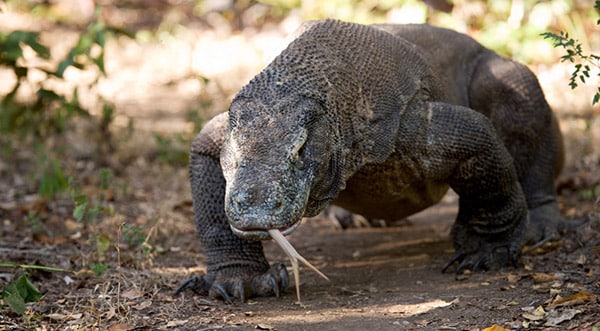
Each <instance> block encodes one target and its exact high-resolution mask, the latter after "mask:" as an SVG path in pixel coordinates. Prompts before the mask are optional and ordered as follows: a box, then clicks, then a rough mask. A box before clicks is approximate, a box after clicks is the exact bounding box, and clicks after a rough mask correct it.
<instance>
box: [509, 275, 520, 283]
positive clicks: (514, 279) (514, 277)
mask: <svg viewBox="0 0 600 331" xmlns="http://www.w3.org/2000/svg"><path fill="white" fill-rule="evenodd" d="M521 278H522V277H521V276H520V275H516V274H508V276H506V280H508V282H509V283H516V282H518V281H520V280H521Z"/></svg>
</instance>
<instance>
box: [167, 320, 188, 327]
mask: <svg viewBox="0 0 600 331" xmlns="http://www.w3.org/2000/svg"><path fill="white" fill-rule="evenodd" d="M187 321H188V320H174V321H169V322H167V327H170V328H172V327H174V326H182V325H185V323H187Z"/></svg>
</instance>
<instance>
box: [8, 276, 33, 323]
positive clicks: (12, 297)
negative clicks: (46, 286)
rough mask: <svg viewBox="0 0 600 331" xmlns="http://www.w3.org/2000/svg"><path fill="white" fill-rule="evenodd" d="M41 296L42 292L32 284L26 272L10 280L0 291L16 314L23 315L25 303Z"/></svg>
mask: <svg viewBox="0 0 600 331" xmlns="http://www.w3.org/2000/svg"><path fill="white" fill-rule="evenodd" d="M41 298H42V294H41V293H40V291H38V289H37V288H36V287H35V285H33V284H32V283H31V282H30V281H29V279H28V278H27V275H26V274H23V275H21V276H20V277H19V278H17V279H16V280H13V281H11V282H10V283H8V285H6V287H4V290H3V291H2V299H3V300H4V302H5V303H7V304H8V306H9V307H10V308H11V309H12V310H13V311H14V312H15V313H17V314H19V315H23V314H24V313H25V310H26V305H25V304H27V303H30V302H37V301H39V300H40V299H41Z"/></svg>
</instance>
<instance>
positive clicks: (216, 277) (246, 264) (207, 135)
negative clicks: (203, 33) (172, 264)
mask: <svg viewBox="0 0 600 331" xmlns="http://www.w3.org/2000/svg"><path fill="white" fill-rule="evenodd" d="M226 131H227V113H224V114H221V115H219V116H217V117H215V118H214V119H212V120H211V121H210V122H209V123H208V124H207V125H206V126H205V127H204V129H203V130H202V132H201V133H200V134H199V135H198V136H197V137H196V139H195V140H194V142H193V143H192V148H191V153H190V178H191V179H190V180H191V188H192V198H193V200H194V204H193V205H194V217H195V219H196V226H197V229H198V234H199V236H200V241H201V242H202V244H203V246H204V249H205V255H206V266H207V270H206V274H205V275H201V276H194V277H192V278H190V279H189V280H188V281H186V282H184V283H183V284H182V285H181V286H180V287H179V288H178V289H177V290H176V291H175V294H178V293H180V292H182V291H184V290H187V289H191V290H192V291H194V292H196V293H198V294H204V295H206V294H208V295H209V296H210V297H218V298H222V299H223V300H225V301H226V302H231V298H232V297H235V298H237V299H239V300H240V301H242V302H243V301H244V300H245V299H246V298H249V297H253V296H271V295H274V296H277V297H278V296H279V295H280V293H282V292H283V291H284V290H285V288H286V287H287V285H288V273H287V270H286V268H285V266H284V265H283V264H281V263H274V264H273V265H272V266H271V267H269V263H268V262H267V260H266V258H265V255H264V253H263V247H262V243H261V242H260V241H250V240H246V239H242V238H240V237H238V236H236V235H234V234H233V232H232V231H231V228H230V227H229V222H228V221H227V217H226V216H225V209H224V201H225V179H224V178H223V171H222V170H221V166H220V164H219V155H220V153H221V145H222V144H223V141H224V139H225V134H226Z"/></svg>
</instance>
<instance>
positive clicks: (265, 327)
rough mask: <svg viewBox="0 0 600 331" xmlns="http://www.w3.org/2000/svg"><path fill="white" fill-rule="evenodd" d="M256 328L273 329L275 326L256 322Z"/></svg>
mask: <svg viewBox="0 0 600 331" xmlns="http://www.w3.org/2000/svg"><path fill="white" fill-rule="evenodd" d="M256 328H257V329H258V330H275V327H273V326H271V325H269V324H258V325H256Z"/></svg>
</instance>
